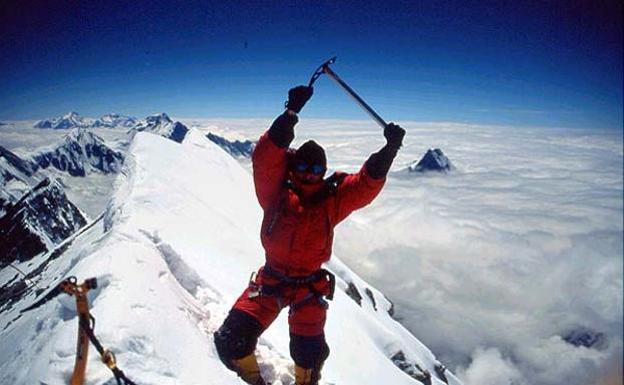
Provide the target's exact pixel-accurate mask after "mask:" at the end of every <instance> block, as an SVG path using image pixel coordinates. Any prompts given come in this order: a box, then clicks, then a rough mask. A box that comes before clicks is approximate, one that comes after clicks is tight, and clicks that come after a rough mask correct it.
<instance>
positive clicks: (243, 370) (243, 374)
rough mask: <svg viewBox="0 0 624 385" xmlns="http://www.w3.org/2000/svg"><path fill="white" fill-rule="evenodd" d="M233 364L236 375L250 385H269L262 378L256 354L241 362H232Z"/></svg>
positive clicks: (240, 360) (244, 358) (242, 359)
mask: <svg viewBox="0 0 624 385" xmlns="http://www.w3.org/2000/svg"><path fill="white" fill-rule="evenodd" d="M232 364H233V365H234V368H235V369H236V373H237V374H238V375H239V377H240V378H242V379H243V381H245V382H246V383H248V384H250V385H267V384H266V382H264V379H262V376H260V368H259V367H258V361H257V360H256V355H255V354H254V353H251V354H250V355H248V356H245V357H243V358H241V359H239V360H232Z"/></svg>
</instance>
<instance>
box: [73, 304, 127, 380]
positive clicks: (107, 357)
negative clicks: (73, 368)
mask: <svg viewBox="0 0 624 385" xmlns="http://www.w3.org/2000/svg"><path fill="white" fill-rule="evenodd" d="M89 317H90V320H89V321H87V320H86V319H84V318H82V319H81V320H80V327H81V328H82V330H83V331H84V332H85V333H86V334H87V336H88V337H89V340H91V343H92V344H93V346H95V349H97V351H98V353H100V357H101V358H102V362H103V363H104V364H105V365H106V366H108V368H109V369H110V370H111V371H112V372H113V375H114V376H115V380H116V381H117V385H122V384H123V385H136V383H135V382H133V381H132V380H130V379H129V378H128V377H126V375H125V374H124V372H123V371H122V370H121V369H119V368H118V367H117V359H116V357H115V354H114V353H113V352H112V351H110V350H107V349H104V346H102V344H101V343H100V341H99V340H98V339H97V337H96V336H95V333H94V332H93V328H94V326H95V318H94V317H93V316H92V315H89ZM92 325H93V326H92ZM122 381H123V383H122Z"/></svg>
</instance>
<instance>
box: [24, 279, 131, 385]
mask: <svg viewBox="0 0 624 385" xmlns="http://www.w3.org/2000/svg"><path fill="white" fill-rule="evenodd" d="M77 282H78V281H77V279H76V277H74V276H72V277H69V278H67V279H65V280H64V281H63V282H61V283H60V284H59V285H57V286H56V287H55V288H54V289H52V290H51V291H50V292H49V293H48V294H46V295H45V296H44V297H42V298H41V299H40V300H39V301H37V302H35V303H34V304H32V305H31V306H29V307H27V308H26V309H24V310H22V313H24V312H27V311H29V310H32V309H34V308H37V307H39V306H41V305H43V304H44V303H46V302H48V301H49V300H50V299H52V298H54V297H56V296H57V295H59V294H61V293H66V294H68V295H71V296H73V297H75V298H76V310H77V311H78V343H77V345H76V362H75V364H74V372H73V374H72V377H71V381H70V385H83V384H84V381H85V373H86V370H87V356H88V354H89V341H91V343H92V344H93V346H95V348H96V349H97V351H98V353H100V357H101V359H102V362H103V363H104V364H105V365H106V366H107V367H108V368H109V369H110V370H111V371H112V372H113V375H114V376H115V380H116V381H117V385H136V384H135V383H134V382H133V381H131V380H130V379H128V378H127V377H126V375H125V374H124V372H123V371H122V370H121V369H119V367H117V360H116V358H115V354H114V353H113V352H112V351H110V350H108V349H104V347H103V346H102V344H101V343H100V341H99V340H98V339H97V337H96V336H95V333H94V329H95V318H94V317H93V316H92V315H91V313H90V312H89V301H88V299H87V293H88V292H89V290H92V289H96V288H97V280H96V279H95V278H89V279H86V280H85V281H84V282H83V283H81V284H78V283H77Z"/></svg>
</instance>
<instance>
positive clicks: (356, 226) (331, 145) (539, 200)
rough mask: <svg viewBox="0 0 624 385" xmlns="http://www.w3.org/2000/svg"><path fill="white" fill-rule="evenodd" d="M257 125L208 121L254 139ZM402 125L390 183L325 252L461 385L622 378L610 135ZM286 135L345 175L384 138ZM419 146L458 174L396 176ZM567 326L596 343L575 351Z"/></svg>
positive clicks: (320, 130) (355, 131)
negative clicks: (436, 151) (390, 307)
mask: <svg viewBox="0 0 624 385" xmlns="http://www.w3.org/2000/svg"><path fill="white" fill-rule="evenodd" d="M250 123H253V124H256V125H260V124H262V125H261V126H260V127H251V126H250V125H249V124H250ZM268 123H269V122H260V121H255V122H252V121H238V122H213V124H214V126H216V127H220V128H224V127H225V128H226V129H225V130H224V131H226V132H227V131H228V130H231V131H236V132H240V131H241V130H243V131H244V132H246V134H247V136H248V137H252V138H253V137H254V136H257V135H258V134H260V132H261V130H263V129H264V128H265V127H266V125H268ZM403 126H404V127H405V128H406V129H407V131H408V134H407V136H406V138H405V145H404V148H403V149H402V150H401V152H400V154H399V156H398V157H397V159H396V161H395V164H394V166H393V168H392V170H393V172H394V173H393V175H392V177H390V178H389V179H388V182H387V185H386V187H385V189H384V191H383V192H382V194H381V195H380V196H379V198H378V199H377V200H376V201H375V202H374V203H373V204H372V205H371V206H369V207H368V208H366V209H364V210H362V211H360V212H357V213H355V214H354V215H353V216H352V217H351V218H350V219H349V220H348V221H346V222H345V223H343V224H341V225H340V226H339V227H338V228H337V231H336V237H335V247H334V252H335V254H336V255H338V256H339V257H340V258H342V259H343V260H344V261H345V262H346V263H348V264H349V266H351V267H352V268H354V269H355V270H356V272H358V273H359V274H361V275H362V276H363V277H364V278H365V279H367V280H368V281H369V282H371V283H372V284H374V285H375V286H377V287H378V288H379V289H381V290H382V291H383V292H384V293H386V295H387V296H388V297H389V298H390V299H391V300H392V301H393V302H394V303H395V305H396V315H397V317H398V318H400V319H401V322H402V323H403V324H404V325H406V326H407V327H408V328H409V329H410V330H411V331H412V332H413V333H414V334H415V335H416V336H417V337H418V338H419V339H421V340H422V341H423V342H424V343H425V344H427V346H429V347H430V348H431V349H432V350H433V351H434V353H435V354H436V355H438V356H439V357H440V358H441V359H442V360H443V361H444V362H445V363H446V364H447V365H448V366H449V367H450V368H451V369H453V370H454V371H455V372H456V373H457V374H458V375H459V376H460V377H461V378H462V379H463V380H464V381H465V383H466V384H467V385H500V384H513V385H560V384H569V385H575V384H609V382H608V381H609V378H610V377H611V380H612V379H613V378H616V379H619V380H620V381H621V373H622V347H623V345H622V317H623V316H622V314H623V313H622V312H623V310H622V302H623V298H622V292H623V291H622V290H623V288H622V276H623V271H622V269H623V191H624V187H623V179H622V172H623V170H622V168H623V167H622V165H623V152H622V148H623V147H622V131H604V130H603V131H600V130H568V129H553V128H548V129H540V128H521V127H484V126H476V125H466V124H453V123H448V124H447V123H431V124H423V123H413V122H406V123H403ZM245 130H246V131H245ZM297 135H298V136H297V140H296V142H295V143H294V145H295V146H296V145H298V144H299V143H302V142H303V141H305V140H307V139H309V138H313V139H315V140H317V141H318V142H319V143H321V144H322V145H323V146H325V148H326V150H327V155H328V159H329V163H330V164H329V166H330V168H331V169H341V170H346V171H357V169H358V168H359V167H360V166H361V165H362V163H363V162H364V160H365V159H366V157H367V156H368V154H370V153H371V152H373V151H375V150H376V149H378V148H379V147H380V146H382V145H383V143H384V140H383V136H382V135H381V130H380V129H379V128H377V127H376V126H374V124H372V123H370V122H368V121H357V122H356V121H349V122H347V121H328V120H323V121H321V120H309V121H308V120H305V119H302V120H301V123H300V124H299V125H298V127H297ZM428 148H441V149H442V150H443V151H444V153H445V154H446V155H447V156H448V157H449V158H450V160H451V161H452V162H453V164H454V165H455V167H456V170H455V171H454V172H452V173H450V174H448V175H447V174H429V175H408V174H407V173H405V172H401V169H402V168H404V167H406V166H407V165H408V164H409V163H410V162H412V161H415V160H418V159H420V157H421V156H422V155H423V154H424V153H425V152H426V150H427V149H428ZM329 316H330V317H331V312H330V315H329ZM573 330H590V331H591V332H592V333H594V334H597V333H603V335H604V336H605V340H606V341H604V342H603V343H601V344H598V346H597V347H592V348H587V347H583V346H580V347H577V346H574V345H572V344H570V343H568V342H566V341H565V340H564V339H563V337H564V336H566V335H567V334H568V333H570V332H571V331H573ZM614 383H618V384H619V383H620V382H614Z"/></svg>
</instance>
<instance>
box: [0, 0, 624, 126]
mask: <svg viewBox="0 0 624 385" xmlns="http://www.w3.org/2000/svg"><path fill="white" fill-rule="evenodd" d="M7 3H10V4H7ZM334 55H337V56H338V61H337V62H336V64H335V65H334V66H333V69H334V71H335V72H336V73H338V74H339V75H340V76H341V77H342V78H343V79H344V80H345V81H346V82H347V83H349V84H350V85H351V87H353V88H354V89H355V90H356V91H357V92H358V93H359V94H360V95H361V96H362V97H363V98H364V99H365V100H366V101H367V102H368V103H369V104H370V105H371V106H373V107H374V108H375V109H376V110H377V112H378V113H379V114H380V115H381V116H382V117H384V119H386V120H387V121H398V122H400V121H401V120H418V121H454V122H468V123H479V124H505V125H518V126H527V125H528V126H558V127H560V126H564V127H584V128H617V129H622V84H623V77H622V5H621V2H620V1H619V0H609V1H589V0H587V1H584V0H566V1H544V2H537V1H493V2H489V1H474V2H472V1H416V0H414V1H405V2H397V1H383V2H363V1H360V2H354V1H309V2H308V1H293V2H289V1H279V2H278V1H270V2H267V1H253V2H252V1H249V2H236V1H219V2H211V1H180V2H166V1H156V0H154V1H145V2H143V1H135V2H121V1H105V2H82V1H61V0H59V1H23V2H17V1H13V2H3V3H2V5H0V65H1V66H2V70H1V71H0V85H1V86H0V119H39V118H47V117H54V116H58V115H61V114H63V113H66V112H68V111H70V110H73V111H76V112H78V113H80V114H82V115H85V116H90V117H98V116H100V115H103V114H105V113H109V112H118V113H125V114H130V115H134V116H137V117H144V116H146V115H148V114H152V113H155V112H161V111H164V112H167V113H168V114H170V115H172V116H176V117H197V118H200V117H206V118H209V117H225V118H228V117H231V118H234V117H242V118H247V117H263V118H270V117H273V116H275V115H276V114H278V113H279V112H280V110H281V107H282V106H283V101H284V99H285V94H286V92H287V90H288V88H290V87H291V86H294V85H297V84H302V83H307V81H308V80H309V77H310V75H311V74H312V72H313V71H314V69H315V68H316V67H317V66H318V65H319V64H320V63H322V62H323V61H324V60H326V59H327V58H329V57H331V56H334ZM302 117H310V118H312V117H313V118H349V119H351V118H356V119H359V118H361V119H366V118H367V115H365V113H364V112H363V111H361V110H360V109H359V108H358V107H357V106H356V105H355V104H354V103H353V102H352V101H351V100H350V99H349V98H348V97H347V96H346V95H344V94H343V93H342V91H340V90H339V89H338V88H337V87H336V86H335V85H334V84H333V83H331V82H330V80H329V79H326V78H321V79H320V80H319V81H318V82H317V86H316V88H315V95H314V97H313V99H312V101H311V102H310V103H309V105H308V106H306V109H305V110H304V111H303V113H302Z"/></svg>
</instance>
